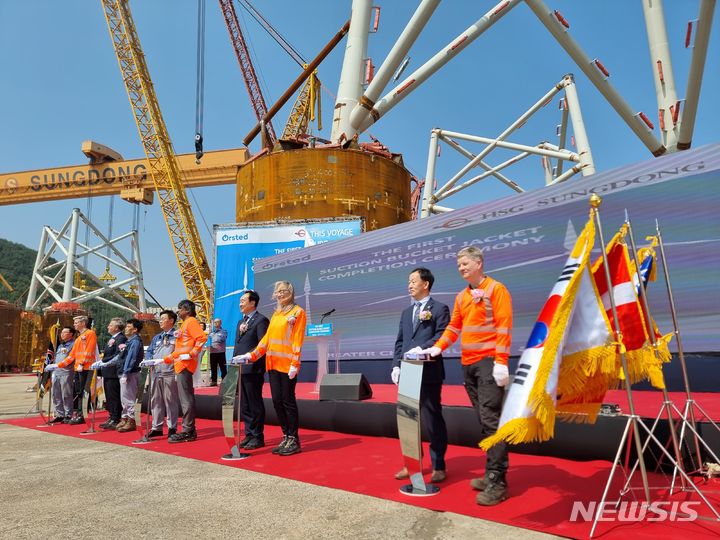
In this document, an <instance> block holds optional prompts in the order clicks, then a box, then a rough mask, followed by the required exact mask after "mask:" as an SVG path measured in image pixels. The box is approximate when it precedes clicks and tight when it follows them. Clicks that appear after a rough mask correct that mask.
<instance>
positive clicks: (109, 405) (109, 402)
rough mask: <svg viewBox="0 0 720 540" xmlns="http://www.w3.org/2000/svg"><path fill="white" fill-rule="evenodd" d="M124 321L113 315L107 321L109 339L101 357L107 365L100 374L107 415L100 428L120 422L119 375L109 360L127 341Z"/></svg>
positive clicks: (115, 366)
mask: <svg viewBox="0 0 720 540" xmlns="http://www.w3.org/2000/svg"><path fill="white" fill-rule="evenodd" d="M124 328H125V321H123V320H122V319H121V318H120V317H115V318H113V319H111V320H110V322H109V323H108V327H107V330H108V334H110V339H109V340H108V342H107V345H105V349H103V353H102V359H103V363H104V364H108V365H107V367H103V368H102V371H101V372H100V375H102V378H103V388H104V389H105V402H106V405H105V408H106V409H107V410H108V413H109V416H108V419H107V422H103V423H102V424H100V427H101V428H102V429H116V428H117V426H118V424H119V423H120V416H121V415H122V404H121V403H120V376H119V375H118V369H117V367H118V366H117V363H111V362H110V361H111V360H112V359H113V358H115V357H116V356H117V355H118V354H120V345H122V344H123V343H125V342H126V341H127V338H126V337H125V335H124V334H123V329H124Z"/></svg>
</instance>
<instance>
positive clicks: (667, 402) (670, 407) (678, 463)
mask: <svg viewBox="0 0 720 540" xmlns="http://www.w3.org/2000/svg"><path fill="white" fill-rule="evenodd" d="M625 223H627V226H628V236H629V238H630V245H631V247H632V251H633V257H634V259H635V269H636V275H637V277H638V282H639V287H638V289H639V291H640V298H641V299H642V302H643V308H644V309H645V314H646V329H647V332H648V336H650V340H651V342H652V346H653V348H654V349H655V353H656V354H657V347H656V346H657V340H656V338H655V329H654V327H653V325H652V322H651V321H652V320H653V319H652V316H651V314H650V307H649V305H648V300H647V291H646V289H645V286H644V283H643V281H644V280H643V279H642V276H640V270H639V269H640V261H639V260H638V252H637V248H636V245H635V237H634V235H633V231H632V225H631V223H630V220H629V218H628V216H627V211H626V213H625ZM656 230H657V238H658V243H659V245H660V247H661V254H663V268H664V270H665V277H666V278H668V274H667V266H666V261H665V257H664V253H663V251H662V240H661V237H660V231H659V228H658V225H657V222H656ZM670 298H671V303H670V305H671V308H672V312H673V314H674V303H673V302H672V296H671V297H670ZM673 320H674V322H675V323H676V326H675V334H676V335H678V336H679V331H678V328H677V322H676V320H675V317H674V315H673ZM678 345H679V347H680V350H681V351H682V346H681V343H680V342H678ZM681 356H682V354H681ZM682 360H683V361H682V362H681V366H682V371H683V375H684V379H685V388H686V391H687V393H688V396H690V395H691V394H690V385H689V380H688V377H687V370H686V366H685V363H684V357H682ZM662 392H663V404H662V405H661V407H660V410H659V411H658V414H657V416H656V417H655V421H654V422H653V425H652V427H651V428H650V431H649V432H650V433H654V432H655V429H656V428H657V426H658V424H659V422H660V419H661V418H662V416H663V412H666V413H667V419H668V426H669V428H670V437H671V440H672V444H673V449H674V451H675V460H674V461H672V460H671V462H672V464H673V475H672V481H671V482H670V491H669V495H672V494H673V492H674V491H675V481H676V479H677V474H678V472H679V471H682V472H686V471H685V469H684V463H683V458H682V454H681V452H680V444H679V443H678V436H677V428H676V426H675V422H674V418H673V415H672V413H673V411H675V413H676V414H677V415H678V417H679V418H680V419H681V420H680V423H681V424H682V428H681V432H680V437H679V440H680V441H682V440H684V433H685V431H684V430H685V426H687V427H688V428H689V429H690V430H691V432H692V433H693V434H694V436H695V448H696V450H697V454H696V455H697V457H698V461H699V462H702V460H701V454H700V443H702V445H703V446H704V447H705V448H706V450H707V451H708V452H709V453H710V454H711V455H712V456H713V457H714V458H715V460H718V458H717V456H716V455H715V453H714V452H713V451H712V449H711V448H710V447H709V446H708V444H707V443H706V442H705V441H704V440H703V439H702V438H701V437H700V435H699V434H698V432H697V427H696V425H695V421H694V420H695V419H694V418H692V419H691V421H690V423H688V421H687V415H683V414H682V413H681V412H680V411H679V410H678V408H677V407H676V406H675V404H674V403H673V402H672V400H671V399H670V396H669V395H668V391H667V388H665V387H664V386H663V388H662ZM690 399H691V398H690ZM703 414H704V411H703ZM706 416H707V415H706ZM710 421H711V422H712V420H710ZM712 423H713V425H715V423H714V422H712ZM715 427H716V428H717V425H715ZM649 443H650V439H647V440H646V441H645V444H644V445H643V452H644V451H645V449H646V448H647V447H648V445H649ZM636 470H637V462H636V463H635V465H634V466H633V468H632V470H631V471H630V474H629V475H628V478H627V480H626V482H625V486H624V487H623V489H622V491H621V494H624V493H626V492H627V491H628V489H630V488H629V485H630V481H631V479H632V477H633V475H634V473H635V471H636ZM693 472H698V471H693ZM686 478H687V475H685V474H681V475H680V483H681V487H680V490H681V491H692V490H694V491H696V492H697V493H698V494H699V495H700V496H701V498H702V499H703V500H704V501H705V502H706V503H707V504H709V503H708V502H707V501H706V500H705V498H704V497H703V496H702V494H701V493H700V490H699V488H698V487H697V486H696V485H695V483H694V482H692V481H691V482H690V486H691V488H690V487H688V486H687V485H686ZM711 509H712V507H711ZM715 514H716V516H717V517H718V518H719V519H720V516H718V515H717V512H715Z"/></svg>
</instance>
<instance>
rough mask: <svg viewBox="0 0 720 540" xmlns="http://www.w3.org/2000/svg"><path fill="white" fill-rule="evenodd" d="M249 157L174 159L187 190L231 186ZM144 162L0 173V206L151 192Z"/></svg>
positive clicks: (222, 154) (221, 153) (234, 153)
mask: <svg viewBox="0 0 720 540" xmlns="http://www.w3.org/2000/svg"><path fill="white" fill-rule="evenodd" d="M249 157H250V154H249V153H248V151H247V148H237V149H232V150H217V151H212V152H206V153H205V156H204V157H203V159H202V163H201V164H200V165H196V164H195V154H194V153H193V154H181V155H178V156H176V158H177V162H178V166H179V167H180V170H181V171H182V173H181V174H182V176H183V182H184V184H185V186H186V187H190V188H192V187H201V186H219V185H222V184H234V183H235V176H236V174H237V171H238V167H240V166H241V165H242V164H243V163H244V162H245V161H246V160H247V159H248V158H249ZM149 170H150V165H149V164H148V161H147V159H133V160H127V161H114V162H108V163H99V164H95V165H67V166H65V167H53V168H52V169H38V170H33V171H22V172H14V173H4V174H0V206H2V205H7V204H25V203H33V202H43V201H54V200H59V199H74V198H80V197H99V196H102V195H117V194H118V193H120V191H121V189H122V188H123V187H125V186H128V185H132V186H133V187H140V188H146V189H154V188H155V184H154V183H153V180H152V178H150V176H149V174H148V171H149Z"/></svg>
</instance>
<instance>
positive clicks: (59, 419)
mask: <svg viewBox="0 0 720 540" xmlns="http://www.w3.org/2000/svg"><path fill="white" fill-rule="evenodd" d="M64 421H65V418H64V417H62V416H56V417H54V418H53V419H52V420H50V422H49V423H50V424H60V423H62V422H64Z"/></svg>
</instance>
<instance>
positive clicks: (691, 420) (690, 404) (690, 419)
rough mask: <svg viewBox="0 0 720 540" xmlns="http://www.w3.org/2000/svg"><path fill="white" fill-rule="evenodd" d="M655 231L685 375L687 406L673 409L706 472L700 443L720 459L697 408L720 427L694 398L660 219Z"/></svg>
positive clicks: (682, 433)
mask: <svg viewBox="0 0 720 540" xmlns="http://www.w3.org/2000/svg"><path fill="white" fill-rule="evenodd" d="M655 232H656V236H657V239H658V246H659V248H660V257H661V259H662V268H663V274H664V275H665V285H666V288H667V293H668V300H669V303H670V314H671V316H672V321H673V330H674V333H675V339H676V340H677V348H678V360H679V362H680V368H681V371H682V376H683V383H684V386H685V395H686V397H685V406H684V407H683V412H682V413H681V412H680V411H679V410H678V409H677V407H675V406H674V405H673V409H675V411H676V412H677V414H678V415H679V416H680V418H681V424H682V427H681V429H680V440H681V441H683V440H685V428H686V427H687V428H688V429H689V430H690V431H691V432H692V434H693V443H694V447H695V448H694V451H695V456H696V458H697V463H696V466H697V469H696V470H695V471H693V472H706V471H705V468H704V464H703V462H702V454H701V452H700V445H701V444H702V446H703V447H704V448H705V449H706V450H707V451H708V453H709V454H710V455H711V456H712V457H713V459H715V462H716V463H720V459H718V457H717V455H716V454H715V453H714V452H713V451H712V449H711V448H710V447H709V446H708V444H707V443H706V442H705V441H704V440H703V439H702V437H701V436H700V435H699V434H698V431H697V425H696V422H695V410H696V409H697V411H698V412H700V413H701V414H702V415H703V416H704V417H705V418H706V419H707V420H708V421H709V422H710V423H711V424H712V426H713V427H714V428H715V429H716V430H717V431H718V432H720V427H719V426H718V425H717V424H716V423H715V421H714V420H713V419H712V418H711V417H710V415H709V414H708V413H707V412H705V410H704V409H703V408H702V407H701V406H700V405H699V404H698V403H697V402H696V401H695V400H694V399H693V395H692V391H691V390H690V379H689V377H688V373H687V363H686V362H685V354H684V349H683V346H682V340H681V338H680V326H679V324H678V320H677V311H676V310H675V299H674V297H673V293H672V286H671V284H670V273H669V270H668V265H667V258H666V257H665V246H664V244H663V240H662V234H661V233H660V225H659V224H658V221H657V220H655ZM674 479H675V473H673V481H674Z"/></svg>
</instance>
